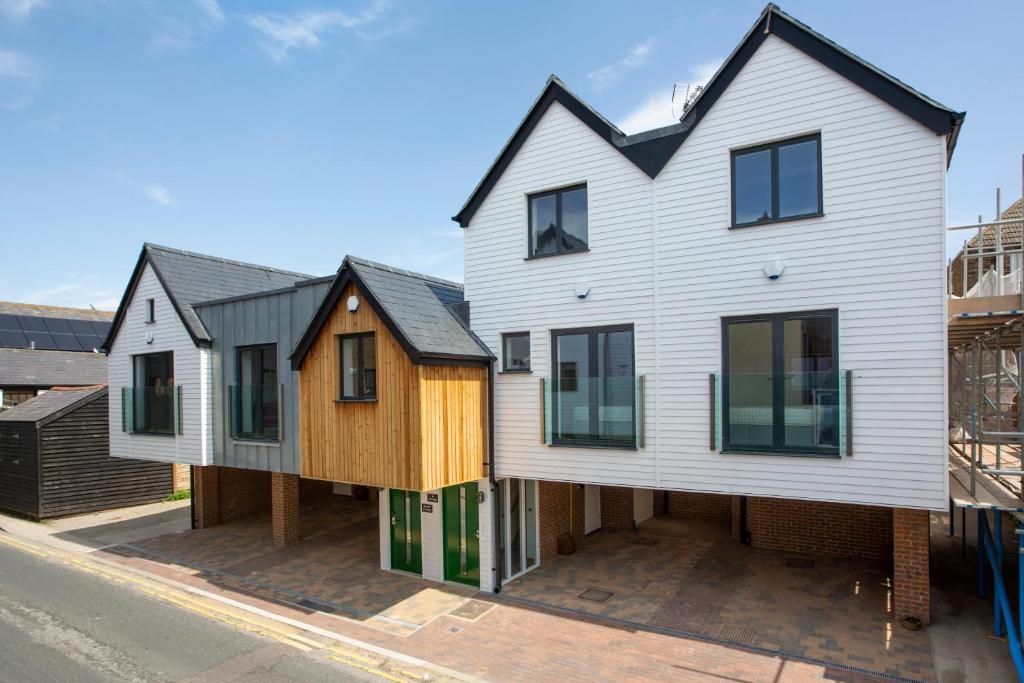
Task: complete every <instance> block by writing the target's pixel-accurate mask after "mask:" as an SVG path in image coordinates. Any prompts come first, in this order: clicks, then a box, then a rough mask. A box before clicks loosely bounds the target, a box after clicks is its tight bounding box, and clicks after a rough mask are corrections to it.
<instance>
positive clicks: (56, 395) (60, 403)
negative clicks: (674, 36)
mask: <svg viewBox="0 0 1024 683" xmlns="http://www.w3.org/2000/svg"><path fill="white" fill-rule="evenodd" d="M106 393H107V386H106V385H105V384H101V385H98V386H91V387H76V388H73V389H72V388H68V387H61V388H59V389H51V390H50V391H47V392H46V393H44V394H40V395H38V396H36V397H34V398H30V399H29V400H27V401H22V402H21V403H19V404H18V405H16V406H14V407H12V408H8V409H7V410H5V411H3V412H0V422H39V423H42V424H46V423H47V422H51V421H53V420H55V419H56V418H58V417H60V416H61V415H64V414H65V413H67V412H69V411H70V410H73V409H74V408H76V407H77V406H78V405H80V404H82V403H87V402H89V401H91V400H93V399H98V398H100V396H101V395H104V396H105V395H106Z"/></svg>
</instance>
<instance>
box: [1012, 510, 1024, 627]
mask: <svg viewBox="0 0 1024 683" xmlns="http://www.w3.org/2000/svg"><path fill="white" fill-rule="evenodd" d="M1022 531H1024V529H1021V528H1020V526H1019V525H1018V527H1017V530H1016V533H1017V619H1018V620H1019V621H1018V625H1017V631H1018V632H1020V633H1024V533H1021V532H1022ZM1009 618H1010V619H1012V618H1013V615H1009Z"/></svg>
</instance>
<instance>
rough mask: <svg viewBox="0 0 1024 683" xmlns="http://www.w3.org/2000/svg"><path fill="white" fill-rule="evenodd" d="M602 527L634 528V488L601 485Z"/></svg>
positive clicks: (624, 529) (621, 529)
mask: <svg viewBox="0 0 1024 683" xmlns="http://www.w3.org/2000/svg"><path fill="white" fill-rule="evenodd" d="M601 528H603V529H614V530H617V531H629V530H630V529H632V528H633V489H631V488H626V487H624V486H602V487H601Z"/></svg>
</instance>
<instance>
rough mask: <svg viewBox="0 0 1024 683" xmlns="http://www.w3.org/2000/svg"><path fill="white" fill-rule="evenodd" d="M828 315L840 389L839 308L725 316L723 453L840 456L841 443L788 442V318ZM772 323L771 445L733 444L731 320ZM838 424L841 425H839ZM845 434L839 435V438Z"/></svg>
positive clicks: (723, 348) (800, 318)
mask: <svg viewBox="0 0 1024 683" xmlns="http://www.w3.org/2000/svg"><path fill="white" fill-rule="evenodd" d="M825 317H827V318H829V319H830V320H831V323H832V358H833V365H834V367H833V370H832V372H834V373H835V375H836V389H837V390H838V389H839V311H838V309H834V308H830V309H822V310H814V311H787V312H784V313H765V314H756V315H738V316H730V317H724V318H722V328H721V329H722V452H723V453H757V454H763V455H802V456H809V457H824V458H839V457H840V444H839V442H837V444H836V445H835V446H826V447H819V448H815V447H813V446H801V447H791V446H786V445H785V407H786V405H785V404H786V401H785V384H784V382H783V381H782V379H783V376H784V375H786V374H788V373H787V372H785V369H784V368H783V356H784V354H783V352H784V348H783V346H784V342H783V331H782V327H783V324H784V323H785V321H787V320H803V319H806V318H825ZM752 322H770V323H771V325H772V430H773V433H772V445H771V446H765V445H757V446H745V445H733V444H730V443H729V426H730V424H729V422H730V420H729V415H730V411H729V380H728V377H729V325H730V324H732V323H752ZM837 426H838V425H837ZM841 438H842V437H841V436H840V439H841Z"/></svg>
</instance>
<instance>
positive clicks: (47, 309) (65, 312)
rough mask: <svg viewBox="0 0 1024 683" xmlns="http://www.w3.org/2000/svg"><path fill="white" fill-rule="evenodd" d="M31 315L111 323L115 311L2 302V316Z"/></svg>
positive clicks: (0, 303)
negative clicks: (4, 314)
mask: <svg viewBox="0 0 1024 683" xmlns="http://www.w3.org/2000/svg"><path fill="white" fill-rule="evenodd" d="M2 313H6V314H8V315H31V316H35V317H39V318H65V319H67V320H98V321H110V320H113V318H114V312H113V311H98V310H96V309H95V308H67V307H65V306H41V305H39V304H20V303H17V302H15V301H0V314H2Z"/></svg>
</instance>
